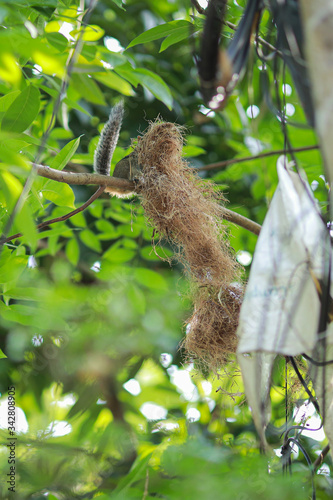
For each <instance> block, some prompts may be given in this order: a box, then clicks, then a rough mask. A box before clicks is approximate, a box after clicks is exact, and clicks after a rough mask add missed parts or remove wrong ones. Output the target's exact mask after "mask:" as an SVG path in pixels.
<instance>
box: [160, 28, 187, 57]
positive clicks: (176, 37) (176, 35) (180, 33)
mask: <svg viewBox="0 0 333 500" xmlns="http://www.w3.org/2000/svg"><path fill="white" fill-rule="evenodd" d="M188 24H189V25H191V23H188ZM194 33H195V31H194V30H193V28H192V27H191V26H183V27H179V28H177V29H176V30H175V31H174V32H173V33H172V34H171V35H169V36H168V37H167V38H166V39H165V40H163V42H162V43H161V47H160V53H161V52H163V51H164V50H166V49H167V48H168V47H170V46H171V45H174V44H175V43H178V42H181V41H182V40H185V39H186V38H189V37H190V36H191V35H193V34H194Z"/></svg>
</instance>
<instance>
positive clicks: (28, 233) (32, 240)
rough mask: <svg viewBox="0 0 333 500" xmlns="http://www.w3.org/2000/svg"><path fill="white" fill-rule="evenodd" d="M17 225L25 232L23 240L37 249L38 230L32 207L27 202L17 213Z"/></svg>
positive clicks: (33, 248)
mask: <svg viewBox="0 0 333 500" xmlns="http://www.w3.org/2000/svg"><path fill="white" fill-rule="evenodd" d="M15 227H17V229H18V231H19V232H20V233H22V234H23V237H22V240H23V242H24V243H27V244H28V245H29V246H30V247H31V248H32V250H35V249H36V247H37V242H38V232H37V228H36V224H35V221H34V218H33V215H32V212H31V209H30V207H29V205H28V204H27V203H25V204H24V206H23V208H22V209H21V210H20V212H19V213H18V214H17V215H16V217H15Z"/></svg>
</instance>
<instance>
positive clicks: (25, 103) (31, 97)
mask: <svg viewBox="0 0 333 500" xmlns="http://www.w3.org/2000/svg"><path fill="white" fill-rule="evenodd" d="M39 104H40V103H39V90H38V89H37V88H36V87H34V86H33V85H29V86H28V87H26V88H25V89H24V90H23V91H22V92H21V94H20V95H19V96H18V97H17V98H16V99H15V101H14V102H13V103H12V104H11V105H10V106H9V108H8V109H7V111H6V113H5V114H4V117H3V119H2V124H1V128H2V130H7V131H11V132H24V131H25V130H27V128H28V127H29V126H30V125H31V123H32V122H33V121H34V119H35V118H36V116H37V114H38V111H39Z"/></svg>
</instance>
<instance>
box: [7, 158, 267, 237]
mask: <svg viewBox="0 0 333 500" xmlns="http://www.w3.org/2000/svg"><path fill="white" fill-rule="evenodd" d="M33 169H34V171H35V174H37V175H40V176H42V177H46V178H47V179H51V180H54V181H57V182H64V183H66V184H72V185H81V186H83V185H90V184H93V185H98V186H99V188H98V189H97V191H95V193H94V194H93V195H92V196H91V197H90V198H89V200H87V201H86V202H85V203H83V205H81V206H80V207H79V208H77V209H75V210H73V211H72V212H69V213H68V214H66V215H63V216H61V217H56V218H54V219H49V220H47V221H45V222H42V223H41V224H38V226H37V229H44V228H45V227H47V226H50V225H51V224H54V223H56V222H63V221H65V220H68V219H70V218H71V217H73V216H74V215H76V214H78V213H79V212H82V211H83V210H85V209H86V208H87V207H88V206H89V205H91V203H92V202H93V201H95V200H96V199H97V198H98V197H99V196H100V195H101V194H102V193H103V192H104V190H105V188H106V187H110V188H114V189H115V190H117V191H122V190H123V191H124V193H126V192H129V191H133V192H135V184H134V183H133V182H131V181H128V180H126V179H120V178H117V177H109V176H105V175H99V174H88V173H73V172H65V171H62V170H61V171H60V170H55V169H53V168H50V167H47V166H45V165H39V164H36V163H34V164H33ZM223 216H224V218H225V219H226V220H228V221H229V222H232V223H234V224H237V225H238V226H240V227H243V228H245V229H247V230H248V231H251V232H252V233H254V234H255V235H259V233H260V229H261V226H260V225H259V224H257V223H256V222H254V221H252V220H250V219H247V218H246V217H244V216H242V215H240V214H237V213H236V212H233V211H232V210H229V209H227V208H223ZM21 236H22V234H21V233H16V234H13V235H11V236H9V237H7V238H4V237H2V238H0V245H3V244H4V243H8V242H9V241H12V240H14V239H16V238H20V237H21Z"/></svg>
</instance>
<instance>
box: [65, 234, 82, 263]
mask: <svg viewBox="0 0 333 500" xmlns="http://www.w3.org/2000/svg"><path fill="white" fill-rule="evenodd" d="M66 255H67V258H68V260H69V262H70V263H71V264H73V265H74V266H76V265H77V263H78V262H79V258H80V248H79V245H78V242H77V241H76V239H75V238H72V239H70V240H69V242H68V243H67V245H66Z"/></svg>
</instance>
